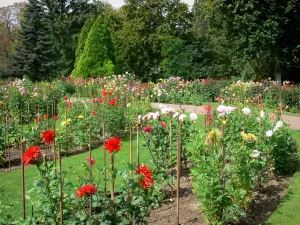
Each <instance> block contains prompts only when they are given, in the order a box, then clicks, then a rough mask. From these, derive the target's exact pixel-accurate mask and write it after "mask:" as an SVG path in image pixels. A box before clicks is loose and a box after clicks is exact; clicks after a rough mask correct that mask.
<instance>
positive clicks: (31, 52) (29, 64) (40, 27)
mask: <svg viewBox="0 0 300 225" xmlns="http://www.w3.org/2000/svg"><path fill="white" fill-rule="evenodd" d="M20 25H21V30H20V32H19V37H18V42H17V45H16V50H15V54H14V62H13V73H14V75H16V76H19V77H22V76H26V77H29V78H30V79H32V80H45V79H48V80H49V79H51V78H53V77H55V75H56V69H57V55H56V52H57V51H56V49H55V45H54V39H53V37H52V36H51V28H50V20H49V18H48V17H47V15H46V13H45V11H44V10H43V7H42V5H41V4H40V2H39V1H38V0H29V4H28V5H26V7H25V9H24V13H23V18H22V20H21V23H20ZM49 34H50V35H49Z"/></svg>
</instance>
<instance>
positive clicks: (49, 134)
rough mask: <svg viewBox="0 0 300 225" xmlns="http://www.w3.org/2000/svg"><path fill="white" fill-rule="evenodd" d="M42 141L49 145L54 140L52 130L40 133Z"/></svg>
mask: <svg viewBox="0 0 300 225" xmlns="http://www.w3.org/2000/svg"><path fill="white" fill-rule="evenodd" d="M42 138H43V141H44V142H45V143H46V144H48V145H50V144H51V143H53V142H54V140H55V132H54V131H53V130H46V131H44V132H43V134H42Z"/></svg>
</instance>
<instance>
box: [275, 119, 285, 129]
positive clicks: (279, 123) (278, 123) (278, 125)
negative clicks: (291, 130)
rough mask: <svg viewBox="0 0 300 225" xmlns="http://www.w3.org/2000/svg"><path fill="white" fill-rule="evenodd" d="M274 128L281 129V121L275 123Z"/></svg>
mask: <svg viewBox="0 0 300 225" xmlns="http://www.w3.org/2000/svg"><path fill="white" fill-rule="evenodd" d="M275 127H277V128H281V127H283V122H282V121H280V120H279V121H277V123H276V126H275Z"/></svg>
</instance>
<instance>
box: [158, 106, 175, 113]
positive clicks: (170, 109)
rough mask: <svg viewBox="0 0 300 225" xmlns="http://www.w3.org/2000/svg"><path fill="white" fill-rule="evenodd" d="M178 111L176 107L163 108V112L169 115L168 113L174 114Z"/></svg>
mask: <svg viewBox="0 0 300 225" xmlns="http://www.w3.org/2000/svg"><path fill="white" fill-rule="evenodd" d="M175 112H176V110H175V109H173V108H171V107H164V108H161V113H162V114H164V115H167V114H171V115H172V114H174V113H175Z"/></svg>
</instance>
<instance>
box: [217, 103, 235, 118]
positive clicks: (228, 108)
mask: <svg viewBox="0 0 300 225" xmlns="http://www.w3.org/2000/svg"><path fill="white" fill-rule="evenodd" d="M235 109H236V107H232V106H225V105H219V106H218V108H217V111H218V112H219V113H220V114H222V115H221V116H220V117H224V116H226V115H228V114H230V113H231V112H232V111H233V110H235Z"/></svg>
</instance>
